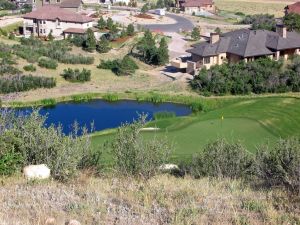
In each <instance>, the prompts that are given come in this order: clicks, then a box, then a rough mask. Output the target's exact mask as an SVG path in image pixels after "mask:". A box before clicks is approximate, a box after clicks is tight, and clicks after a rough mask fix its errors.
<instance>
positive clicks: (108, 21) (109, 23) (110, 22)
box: [106, 17, 114, 30]
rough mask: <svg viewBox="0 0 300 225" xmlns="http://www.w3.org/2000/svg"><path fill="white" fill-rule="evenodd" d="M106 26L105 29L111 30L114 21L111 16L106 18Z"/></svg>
mask: <svg viewBox="0 0 300 225" xmlns="http://www.w3.org/2000/svg"><path fill="white" fill-rule="evenodd" d="M106 26H107V29H109V30H111V29H112V28H113V27H114V21H113V20H112V18H110V17H109V18H108V19H107V21H106Z"/></svg>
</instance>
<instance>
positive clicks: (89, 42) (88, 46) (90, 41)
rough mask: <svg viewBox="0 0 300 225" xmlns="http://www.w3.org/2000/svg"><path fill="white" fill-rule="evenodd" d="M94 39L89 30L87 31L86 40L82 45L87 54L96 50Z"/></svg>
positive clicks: (92, 33)
mask: <svg viewBox="0 0 300 225" xmlns="http://www.w3.org/2000/svg"><path fill="white" fill-rule="evenodd" d="M96 44H97V41H96V38H95V35H94V32H93V31H92V29H91V28H89V29H88V30H87V38H86V41H85V44H84V49H85V50H86V51H88V52H93V51H94V50H95V49H96Z"/></svg>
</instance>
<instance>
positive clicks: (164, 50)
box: [157, 38, 169, 65]
mask: <svg viewBox="0 0 300 225" xmlns="http://www.w3.org/2000/svg"><path fill="white" fill-rule="evenodd" d="M157 54H158V56H157V57H158V65H164V64H166V63H168V62H169V50H168V44H167V41H166V39H165V38H162V39H161V40H160V43H159V49H158V52H157Z"/></svg>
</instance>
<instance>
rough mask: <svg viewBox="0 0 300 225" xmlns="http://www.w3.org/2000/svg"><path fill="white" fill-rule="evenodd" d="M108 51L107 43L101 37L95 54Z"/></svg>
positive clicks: (103, 37)
mask: <svg viewBox="0 0 300 225" xmlns="http://www.w3.org/2000/svg"><path fill="white" fill-rule="evenodd" d="M109 50H110V46H109V41H108V40H107V38H106V37H105V36H104V35H102V36H101V38H100V41H99V42H98V45H97V52H99V53H107V52H109Z"/></svg>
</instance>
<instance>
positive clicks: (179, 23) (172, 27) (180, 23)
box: [143, 14, 194, 32]
mask: <svg viewBox="0 0 300 225" xmlns="http://www.w3.org/2000/svg"><path fill="white" fill-rule="evenodd" d="M166 16H167V17H170V18H172V19H174V20H175V21H176V23H174V24H148V25H143V26H144V27H145V28H147V29H149V30H152V31H154V30H155V31H161V32H179V30H180V29H181V30H185V31H191V30H192V29H193V27H194V25H193V23H192V22H191V21H190V20H188V19H186V18H184V17H182V16H178V15H175V14H166Z"/></svg>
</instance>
